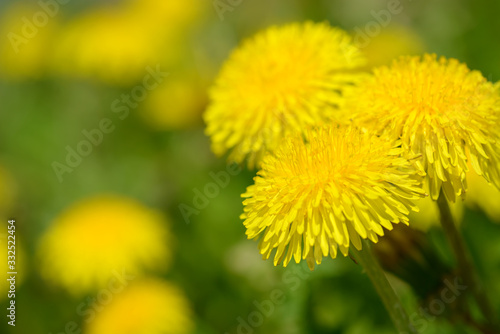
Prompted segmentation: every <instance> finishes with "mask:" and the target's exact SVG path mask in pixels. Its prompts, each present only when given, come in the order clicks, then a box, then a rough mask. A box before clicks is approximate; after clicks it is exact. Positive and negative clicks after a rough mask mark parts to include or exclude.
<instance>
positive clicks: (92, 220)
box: [39, 195, 170, 294]
mask: <svg viewBox="0 0 500 334" xmlns="http://www.w3.org/2000/svg"><path fill="white" fill-rule="evenodd" d="M165 223H166V222H165V217H163V216H162V215H161V214H160V212H157V211H156V210H153V209H149V208H147V207H144V206H143V205H142V204H141V203H139V202H136V201H135V200H132V199H128V198H122V197H118V196H104V195H101V196H96V197H91V198H88V199H85V200H82V201H80V202H78V203H76V204H74V205H72V206H71V207H69V208H68V209H67V210H66V211H65V212H63V213H62V214H61V215H59V216H58V217H57V218H56V220H55V221H54V222H53V224H52V225H51V226H50V228H49V230H48V231H47V232H46V234H45V235H44V236H43V237H42V240H41V244H40V248H39V258H40V261H41V270H42V275H43V276H44V277H45V278H46V279H47V280H50V281H53V282H55V283H58V284H59V285H62V286H64V287H65V288H67V289H68V290H69V291H71V292H72V293H74V294H80V293H83V292H88V291H90V290H92V289H96V288H101V287H103V286H105V285H106V284H107V283H108V282H109V280H110V279H111V278H112V277H113V276H114V275H115V274H116V272H122V271H125V272H127V273H130V274H134V275H138V274H141V273H142V272H144V271H147V270H155V269H164V267H165V266H166V265H167V264H168V262H169V260H170V250H169V248H168V247H167V245H168V242H169V238H168V231H167V230H166V226H165Z"/></svg>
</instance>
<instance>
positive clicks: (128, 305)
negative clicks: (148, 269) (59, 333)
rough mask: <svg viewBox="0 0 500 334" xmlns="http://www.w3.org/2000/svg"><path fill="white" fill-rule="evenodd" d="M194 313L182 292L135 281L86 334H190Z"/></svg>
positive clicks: (158, 282)
mask: <svg viewBox="0 0 500 334" xmlns="http://www.w3.org/2000/svg"><path fill="white" fill-rule="evenodd" d="M193 327H194V326H193V321H192V312H191V309H190V306H189V303H188V301H187V299H186V297H185V296H184V294H183V293H182V291H181V290H180V289H179V288H177V287H176V286H174V285H173V284H171V283H169V282H166V281H162V280H159V279H143V280H141V281H137V282H135V281H133V282H131V283H130V285H128V286H127V287H125V288H124V290H123V291H121V292H119V293H118V294H117V295H116V296H114V298H113V301H112V302H111V303H110V304H108V305H106V307H104V308H103V310H102V311H101V312H99V313H98V314H97V316H96V317H95V319H94V320H93V321H91V322H90V323H89V325H88V327H87V328H86V330H85V332H84V333H85V334H123V333H134V334H188V333H190V332H191V331H192V329H193Z"/></svg>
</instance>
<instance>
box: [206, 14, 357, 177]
mask: <svg viewBox="0 0 500 334" xmlns="http://www.w3.org/2000/svg"><path fill="white" fill-rule="evenodd" d="M363 63H364V62H363V58H362V56H361V53H360V52H359V50H358V49H357V48H356V47H354V46H353V44H352V41H351V38H350V36H349V35H348V34H347V33H345V32H344V31H342V30H340V29H337V28H333V27H330V26H329V25H328V24H326V23H311V22H307V23H304V24H298V23H295V24H289V25H286V26H283V27H271V28H269V29H267V30H265V31H263V32H261V33H259V34H257V35H256V36H255V37H253V38H251V39H250V40H248V41H246V42H245V43H244V44H243V45H242V46H241V47H239V48H237V49H236V50H235V51H234V52H233V53H232V55H231V56H230V58H229V60H228V61H227V62H226V64H225V65H224V67H223V68H222V70H221V72H220V74H219V76H218V78H217V80H216V83H215V86H214V87H213V89H212V90H211V92H210V98H211V104H210V106H209V107H208V109H207V111H206V113H205V116H204V117H205V121H206V123H207V129H206V133H207V134H208V135H209V136H210V137H211V139H212V149H213V151H214V152H215V153H216V154H218V155H222V154H224V153H225V152H226V151H228V150H231V154H230V156H229V159H230V160H234V161H236V162H241V161H243V160H244V159H245V158H246V157H247V158H248V165H249V167H250V168H252V167H253V166H254V165H256V164H257V165H258V164H259V162H260V160H261V158H262V157H263V155H264V154H265V153H266V152H268V151H272V150H274V149H275V148H276V147H277V146H278V145H279V143H280V142H281V139H282V138H284V137H285V136H286V135H288V134H290V133H293V132H295V131H302V129H303V128H304V126H307V125H316V124H321V123H322V122H324V121H328V120H332V119H334V118H335V111H336V108H337V106H338V105H339V104H340V103H341V100H342V90H343V89H344V88H345V87H346V86H349V85H352V84H353V83H355V82H357V81H358V80H359V78H360V76H361V75H360V74H356V73H355V72H354V71H353V69H356V68H357V67H359V66H361V65H363Z"/></svg>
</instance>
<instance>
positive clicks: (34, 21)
mask: <svg viewBox="0 0 500 334" xmlns="http://www.w3.org/2000/svg"><path fill="white" fill-rule="evenodd" d="M0 22H1V23H0V35H1V36H2V39H1V42H0V74H1V75H2V76H5V77H7V78H9V79H39V78H40V77H42V76H43V74H44V72H45V70H46V68H47V65H48V62H49V59H50V50H51V48H52V46H53V43H54V39H55V36H56V34H57V31H58V29H59V23H58V20H57V18H52V17H50V16H48V15H47V14H45V13H44V12H41V11H40V7H38V6H32V5H29V4H26V3H15V4H13V5H11V6H9V7H8V8H7V9H6V11H5V13H4V14H3V17H2V18H1V20H0Z"/></svg>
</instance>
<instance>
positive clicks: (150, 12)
mask: <svg viewBox="0 0 500 334" xmlns="http://www.w3.org/2000/svg"><path fill="white" fill-rule="evenodd" d="M210 7H211V6H210V3H209V2H207V1H199V0H183V1H178V0H130V1H129V3H128V5H127V9H128V10H129V11H131V12H134V13H135V14H136V15H140V16H143V17H145V18H148V20H147V21H145V22H144V23H145V24H148V22H149V23H150V24H154V25H156V28H157V29H168V30H171V31H172V30H177V32H180V31H182V29H184V28H185V27H186V26H189V25H191V24H192V23H193V22H196V21H199V20H201V19H202V18H203V16H204V15H205V14H206V13H207V10H208V9H209V8H210Z"/></svg>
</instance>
